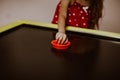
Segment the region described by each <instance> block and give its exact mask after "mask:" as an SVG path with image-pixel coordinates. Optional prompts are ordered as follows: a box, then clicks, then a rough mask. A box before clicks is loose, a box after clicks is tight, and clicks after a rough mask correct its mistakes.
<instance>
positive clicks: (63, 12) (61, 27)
mask: <svg viewBox="0 0 120 80" xmlns="http://www.w3.org/2000/svg"><path fill="white" fill-rule="evenodd" d="M69 3H70V0H61V6H60V11H59V18H58V33H57V34H56V40H57V41H58V44H63V43H66V42H67V40H68V39H67V36H66V34H65V22H66V17H67V9H68V5H69Z"/></svg>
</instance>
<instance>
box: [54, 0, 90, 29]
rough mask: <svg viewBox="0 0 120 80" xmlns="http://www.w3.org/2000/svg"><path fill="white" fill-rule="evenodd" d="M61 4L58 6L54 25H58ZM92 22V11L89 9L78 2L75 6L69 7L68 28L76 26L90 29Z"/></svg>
mask: <svg viewBox="0 0 120 80" xmlns="http://www.w3.org/2000/svg"><path fill="white" fill-rule="evenodd" d="M60 5H61V3H59V4H58V5H57V8H56V11H55V14H54V17H53V20H52V23H53V24H57V23H58V17H59V9H60ZM89 20H90V10H89V7H86V6H82V5H81V4H79V3H78V2H76V0H75V2H74V3H73V5H69V7H68V10H67V19H66V26H75V27H81V28H88V26H89Z"/></svg>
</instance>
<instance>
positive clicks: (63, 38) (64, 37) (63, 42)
mask: <svg viewBox="0 0 120 80" xmlns="http://www.w3.org/2000/svg"><path fill="white" fill-rule="evenodd" d="M66 39H67V36H66V35H63V37H62V40H61V44H65V42H66Z"/></svg>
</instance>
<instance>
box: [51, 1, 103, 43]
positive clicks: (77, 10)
mask: <svg viewBox="0 0 120 80" xmlns="http://www.w3.org/2000/svg"><path fill="white" fill-rule="evenodd" d="M102 9H103V0H61V1H60V2H59V4H58V5H57V7H56V11H55V14H54V18H53V20H52V23H54V24H58V32H57V33H56V40H57V42H58V44H65V43H67V41H68V38H67V35H66V33H65V26H75V27H81V28H89V29H99V19H100V18H101V17H102Z"/></svg>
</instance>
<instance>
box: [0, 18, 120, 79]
mask: <svg viewBox="0 0 120 80" xmlns="http://www.w3.org/2000/svg"><path fill="white" fill-rule="evenodd" d="M66 30H67V35H68V38H69V41H70V42H71V46H70V47H69V48H68V49H66V50H57V49H54V48H53V47H52V45H51V41H52V40H53V39H54V36H55V33H56V32H57V25H55V24H49V23H40V22H33V21H27V20H22V21H16V22H13V23H10V24H8V25H5V26H2V27H0V80H120V34H119V33H112V32H106V31H97V30H90V29H82V28H76V27H71V26H68V27H67V28H66Z"/></svg>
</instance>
